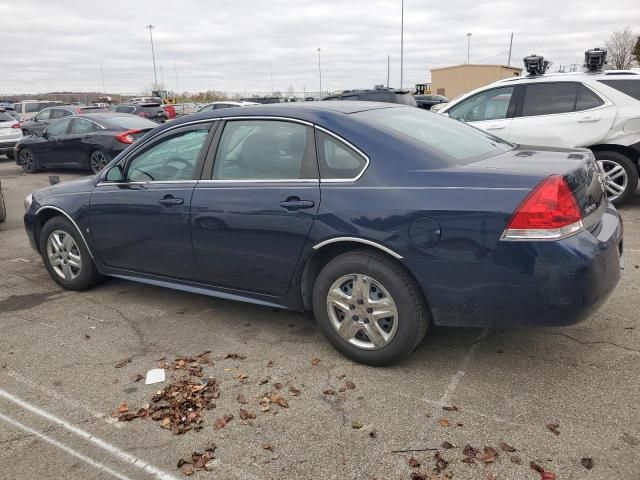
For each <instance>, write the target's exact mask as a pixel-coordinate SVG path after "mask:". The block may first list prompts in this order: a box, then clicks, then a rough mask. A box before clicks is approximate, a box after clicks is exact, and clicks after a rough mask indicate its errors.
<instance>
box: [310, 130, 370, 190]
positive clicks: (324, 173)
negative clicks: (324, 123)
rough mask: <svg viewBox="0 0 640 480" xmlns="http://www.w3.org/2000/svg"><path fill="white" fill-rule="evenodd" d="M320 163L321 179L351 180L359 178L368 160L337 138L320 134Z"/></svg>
mask: <svg viewBox="0 0 640 480" xmlns="http://www.w3.org/2000/svg"><path fill="white" fill-rule="evenodd" d="M316 139H317V140H316V141H317V142H318V147H317V151H318V161H319V165H320V178H323V179H350V178H355V177H357V176H358V175H359V174H360V172H361V171H362V169H363V168H364V167H365V165H366V163H367V162H366V160H365V159H364V158H362V155H359V154H358V153H356V152H355V151H354V150H352V149H351V148H349V147H347V146H346V145H345V144H343V143H342V142H340V141H338V140H336V139H335V138H333V137H331V136H329V135H327V134H325V133H322V132H318V134H317V135H316Z"/></svg>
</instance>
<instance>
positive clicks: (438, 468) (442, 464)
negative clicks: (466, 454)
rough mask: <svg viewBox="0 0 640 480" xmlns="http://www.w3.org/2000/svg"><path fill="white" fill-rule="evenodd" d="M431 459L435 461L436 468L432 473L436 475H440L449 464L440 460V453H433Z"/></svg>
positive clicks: (442, 459)
mask: <svg viewBox="0 0 640 480" xmlns="http://www.w3.org/2000/svg"><path fill="white" fill-rule="evenodd" d="M433 458H434V459H435V461H436V468H435V469H434V472H436V473H440V472H441V471H442V470H444V469H445V468H447V466H448V465H449V462H447V461H446V460H445V459H444V458H442V455H440V452H436V453H434V454H433Z"/></svg>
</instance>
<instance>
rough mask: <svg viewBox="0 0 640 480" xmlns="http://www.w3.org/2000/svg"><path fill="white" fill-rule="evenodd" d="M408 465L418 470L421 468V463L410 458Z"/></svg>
mask: <svg viewBox="0 0 640 480" xmlns="http://www.w3.org/2000/svg"><path fill="white" fill-rule="evenodd" d="M407 463H408V464H409V466H410V467H411V468H418V467H419V466H420V462H419V461H418V460H416V459H415V458H414V457H410V458H409V460H407Z"/></svg>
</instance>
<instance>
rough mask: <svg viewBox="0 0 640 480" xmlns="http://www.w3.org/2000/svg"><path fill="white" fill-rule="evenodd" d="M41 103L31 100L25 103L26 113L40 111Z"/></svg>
mask: <svg viewBox="0 0 640 480" xmlns="http://www.w3.org/2000/svg"><path fill="white" fill-rule="evenodd" d="M40 107H41V105H40V104H39V103H37V102H29V103H25V104H24V113H33V112H39V111H40V110H41V108H40Z"/></svg>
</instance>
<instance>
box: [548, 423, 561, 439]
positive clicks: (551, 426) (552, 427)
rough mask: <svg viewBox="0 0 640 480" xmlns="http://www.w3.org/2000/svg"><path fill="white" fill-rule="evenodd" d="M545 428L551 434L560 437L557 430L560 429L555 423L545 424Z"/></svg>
mask: <svg viewBox="0 0 640 480" xmlns="http://www.w3.org/2000/svg"><path fill="white" fill-rule="evenodd" d="M547 428H548V429H549V431H550V432H552V433H553V434H554V435H556V436H557V435H560V430H558V429H559V428H560V425H559V424H557V423H547Z"/></svg>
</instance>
